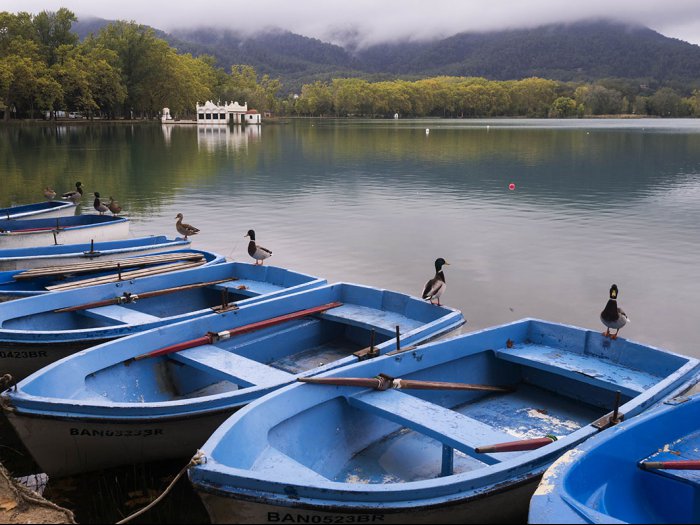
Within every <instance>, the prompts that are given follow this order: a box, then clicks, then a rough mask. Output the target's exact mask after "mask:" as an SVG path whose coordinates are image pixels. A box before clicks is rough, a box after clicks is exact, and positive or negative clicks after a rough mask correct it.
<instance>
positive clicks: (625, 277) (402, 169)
mask: <svg viewBox="0 0 700 525" xmlns="http://www.w3.org/2000/svg"><path fill="white" fill-rule="evenodd" d="M426 129H429V133H427V132H426ZM0 176H1V177H2V189H3V191H2V192H1V194H0V206H7V205H11V204H19V203H26V202H35V201H39V200H42V199H43V195H42V189H43V187H44V186H47V185H49V186H52V187H54V188H55V189H56V190H57V191H59V192H63V191H67V190H70V189H72V188H73V185H74V183H75V181H77V180H80V181H81V182H82V183H83V186H84V188H85V192H86V197H85V198H84V200H83V206H82V211H83V212H85V213H94V210H93V209H92V206H91V198H90V196H88V195H87V194H89V193H91V192H94V191H98V192H99V193H100V194H101V196H102V197H103V198H107V197H109V196H114V197H115V198H116V199H117V200H118V201H119V202H120V203H121V204H122V206H123V208H124V212H123V213H124V215H126V216H128V217H130V218H131V220H132V222H133V224H132V234H133V235H147V234H168V235H176V232H175V228H174V225H175V218H174V217H175V215H176V214H177V213H179V212H182V213H183V214H184V216H185V222H188V223H190V224H192V225H194V226H197V227H198V228H200V229H201V233H200V234H198V235H197V236H195V237H193V246H194V247H198V248H204V249H211V250H214V251H217V252H219V253H221V254H223V255H226V256H227V257H229V258H230V259H237V260H243V261H252V259H250V258H249V257H248V255H247V253H246V246H247V244H246V243H247V239H246V238H244V235H245V233H246V232H247V231H248V229H251V228H252V229H254V230H255V231H256V233H257V238H258V242H259V243H260V244H261V245H263V246H265V247H267V248H269V249H271V250H272V251H273V252H274V255H273V256H272V258H271V259H268V261H267V262H266V263H267V264H275V265H279V266H284V267H289V268H292V269H295V270H298V271H303V272H306V273H310V274H314V275H318V276H323V277H325V278H327V279H328V280H329V281H331V282H333V281H349V282H357V283H364V284H368V285H372V286H379V287H384V288H388V289H393V290H398V291H402V292H407V293H411V294H416V295H418V294H420V292H421V290H422V286H423V284H424V283H425V281H426V280H427V279H428V278H429V277H431V276H432V274H433V273H434V269H433V262H434V260H435V259H436V258H438V257H444V258H445V259H446V260H447V261H448V262H449V263H450V266H448V267H447V268H446V278H447V283H448V288H447V292H446V293H445V295H444V296H443V302H444V303H446V304H449V305H451V306H454V307H456V308H459V309H461V310H462V311H463V312H464V316H465V317H466V319H467V322H468V324H467V325H466V326H465V327H464V329H463V331H470V330H476V329H480V328H484V327H488V326H492V325H496V324H500V323H505V322H509V321H513V320H516V319H521V318H523V317H538V318H543V319H547V320H552V321H557V322H562V323H570V324H574V325H578V326H582V327H587V328H592V329H596V330H597V329H601V330H602V329H603V328H604V327H603V326H602V324H601V323H600V320H599V314H600V311H601V310H602V308H603V306H604V304H605V302H606V300H607V297H608V289H609V287H610V285H611V284H612V283H616V284H617V285H618V286H619V287H620V298H619V303H620V305H621V306H622V307H623V308H624V309H625V310H626V312H627V313H628V315H629V316H630V318H631V321H632V322H631V324H629V325H628V326H627V327H625V328H624V329H623V330H622V332H621V334H622V335H623V336H624V337H627V338H630V339H635V340H637V341H640V342H643V343H648V344H652V345H656V346H661V347H664V348H667V349H669V350H672V351H675V352H680V353H684V354H689V355H694V356H696V357H700V348H699V347H698V345H697V344H696V340H697V326H698V320H699V319H698V316H699V314H700V280H699V279H697V278H696V275H695V272H696V271H697V269H698V268H700V242H698V240H699V235H698V233H699V232H700V120H648V119H644V120H562V121H552V120H541V121H540V120H399V121H393V120H392V121H369V120H367V121H335V120H312V121H308V120H304V121H293V120H292V121H289V122H287V123H274V124H273V123H267V124H266V123H264V124H263V125H262V126H261V127H248V128H245V129H243V130H241V129H238V128H232V129H229V128H227V127H223V128H209V129H198V128H197V127H196V126H186V125H170V126H166V127H163V126H161V125H160V124H141V125H130V124H123V125H107V124H95V125H86V124H82V125H71V126H59V127H55V126H47V127H39V126H22V127H5V128H0ZM511 183H512V184H515V189H514V190H510V189H509V185H510V184H511Z"/></svg>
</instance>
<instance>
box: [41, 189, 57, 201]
mask: <svg viewBox="0 0 700 525" xmlns="http://www.w3.org/2000/svg"><path fill="white" fill-rule="evenodd" d="M44 197H46V198H47V199H49V200H50V201H52V200H54V199H55V198H56V192H55V191H54V189H53V188H51V187H49V186H46V188H44Z"/></svg>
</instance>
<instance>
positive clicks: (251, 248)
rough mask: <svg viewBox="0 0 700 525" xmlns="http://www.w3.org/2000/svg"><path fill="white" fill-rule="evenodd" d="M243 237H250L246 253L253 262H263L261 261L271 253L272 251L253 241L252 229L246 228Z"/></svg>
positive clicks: (253, 233)
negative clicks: (246, 230)
mask: <svg viewBox="0 0 700 525" xmlns="http://www.w3.org/2000/svg"><path fill="white" fill-rule="evenodd" d="M244 237H250V242H249V243H248V255H250V256H251V257H252V258H253V259H255V264H263V261H264V260H265V259H267V258H268V257H270V256H271V255H272V251H270V250H268V249H267V248H263V247H262V246H260V245H259V244H256V243H255V232H254V231H253V230H248V233H247V234H246V235H244Z"/></svg>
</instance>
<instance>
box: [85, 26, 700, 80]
mask: <svg viewBox="0 0 700 525" xmlns="http://www.w3.org/2000/svg"><path fill="white" fill-rule="evenodd" d="M100 23H101V24H102V25H104V24H106V23H108V22H107V21H101V22H100V21H94V20H93V21H86V22H81V21H79V22H78V23H77V24H75V25H74V30H75V31H76V32H77V33H78V34H79V35H80V36H81V37H83V36H84V35H85V34H87V33H89V32H92V31H96V30H97V28H98V27H99V26H100ZM158 33H159V36H161V37H162V38H165V39H166V40H167V41H168V42H169V43H170V45H172V46H174V47H176V48H177V49H178V50H180V51H182V52H188V53H192V54H194V55H199V54H209V55H212V56H214V57H215V58H216V60H217V63H218V65H219V66H221V67H223V68H225V69H227V70H228V68H229V67H230V66H231V65H232V64H250V65H252V66H254V67H255V69H256V71H258V73H260V74H269V75H270V76H271V77H273V78H280V79H281V80H282V82H283V84H284V89H285V91H289V92H291V91H298V90H299V89H300V88H301V86H302V85H303V84H305V83H311V82H313V81H314V80H329V79H331V78H337V77H349V76H362V77H364V78H368V79H371V80H379V79H393V78H397V77H400V78H407V79H417V78H422V77H429V76H439V75H455V76H483V77H486V78H488V79H491V80H508V79H520V78H527V77H531V76H539V77H543V78H549V79H553V80H561V81H572V80H577V81H593V80H600V79H608V78H619V79H626V80H630V81H634V82H635V83H644V84H648V85H649V86H650V87H659V86H663V85H671V86H674V87H680V86H682V87H683V89H684V90H686V91H688V92H689V91H690V90H691V89H692V88H697V87H700V46H697V45H692V44H688V43H687V42H683V41H681V40H677V39H673V38H668V37H665V36H663V35H661V34H659V33H657V32H655V31H653V30H651V29H649V28H645V27H640V26H629V25H625V24H622V23H616V22H610V21H605V20H597V21H585V22H578V23H573V24H561V25H548V26H542V27H538V28H534V29H520V30H508V31H497V32H487V33H461V34H458V35H454V36H450V37H447V38H444V39H440V40H436V41H432V42H397V43H391V44H382V45H375V46H372V47H369V48H366V49H362V50H355V51H353V50H352V48H351V47H350V46H349V47H348V49H345V48H343V47H340V46H337V45H333V44H329V43H326V42H322V41H320V40H318V39H315V38H309V37H305V36H302V35H297V34H294V33H291V32H289V31H284V30H268V31H265V32H261V33H258V34H256V35H254V36H249V37H244V36H242V35H240V34H236V33H234V32H232V31H228V30H219V29H212V28H200V29H192V30H189V29H188V30H184V29H183V30H178V31H173V32H171V33H170V34H167V33H163V32H158Z"/></svg>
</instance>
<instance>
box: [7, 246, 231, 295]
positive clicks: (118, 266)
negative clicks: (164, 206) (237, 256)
mask: <svg viewBox="0 0 700 525" xmlns="http://www.w3.org/2000/svg"><path fill="white" fill-rule="evenodd" d="M225 260H226V258H225V257H224V256H223V255H219V254H217V253H214V252H207V251H203V250H192V249H187V250H172V251H167V252H162V253H154V254H150V255H132V256H131V257H125V258H121V259H112V260H108V261H104V260H98V261H84V262H82V263H78V264H72V265H62V266H51V267H44V268H34V269H28V270H12V271H9V272H0V301H3V300H11V299H20V298H22V297H31V296H34V295H42V294H46V293H50V292H57V291H64V290H73V289H75V288H83V287H85V286H95V285H97V284H105V283H110V282H116V281H120V280H125V279H126V280H129V279H137V278H141V277H147V276H151V275H157V274H159V273H167V272H176V271H181V270H185V269H190V268H196V267H200V266H211V265H212V264H219V263H222V262H225Z"/></svg>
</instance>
